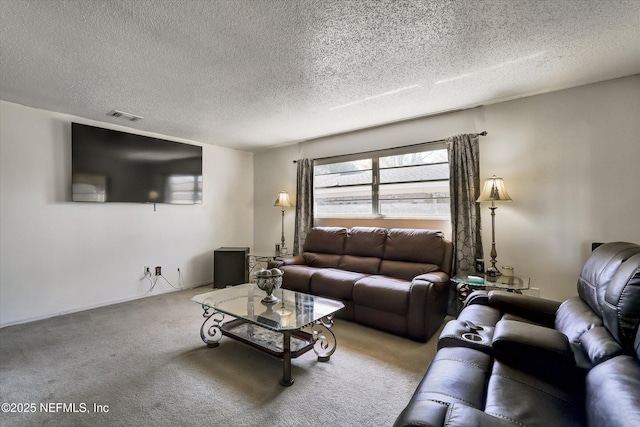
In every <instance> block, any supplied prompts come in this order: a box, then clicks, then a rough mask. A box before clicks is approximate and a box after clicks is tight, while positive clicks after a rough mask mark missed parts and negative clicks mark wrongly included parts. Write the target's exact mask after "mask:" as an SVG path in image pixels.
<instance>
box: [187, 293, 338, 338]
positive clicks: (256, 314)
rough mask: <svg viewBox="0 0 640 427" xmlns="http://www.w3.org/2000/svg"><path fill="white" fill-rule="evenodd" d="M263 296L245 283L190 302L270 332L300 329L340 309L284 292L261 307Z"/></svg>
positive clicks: (311, 297)
mask: <svg viewBox="0 0 640 427" xmlns="http://www.w3.org/2000/svg"><path fill="white" fill-rule="evenodd" d="M266 295H267V294H266V292H264V291H262V290H260V289H258V287H257V286H256V285H255V284H252V283H247V284H244V285H238V286H232V287H229V288H224V289H216V290H214V291H211V292H207V293H204V294H199V295H196V296H194V297H193V298H191V300H192V301H194V302H196V303H198V304H201V305H202V306H204V307H209V308H212V309H214V310H216V311H218V312H221V313H225V314H228V315H230V316H233V317H237V318H242V319H245V320H248V321H250V322H253V323H257V324H259V325H261V326H264V327H265V328H269V329H272V330H274V331H284V330H297V329H302V328H304V327H305V326H307V325H309V324H311V323H314V322H316V321H317V320H320V319H322V318H323V317H325V316H328V315H330V314H333V313H335V312H336V311H338V310H340V309H341V308H343V307H344V304H343V303H342V302H340V301H336V300H332V299H329V298H323V297H319V296H315V295H308V294H303V293H300V292H295V291H290V290H287V289H277V290H275V291H274V292H273V295H274V296H275V297H277V298H278V299H279V301H278V302H277V303H275V304H265V303H263V302H262V301H261V300H262V298H264V297H265V296H266Z"/></svg>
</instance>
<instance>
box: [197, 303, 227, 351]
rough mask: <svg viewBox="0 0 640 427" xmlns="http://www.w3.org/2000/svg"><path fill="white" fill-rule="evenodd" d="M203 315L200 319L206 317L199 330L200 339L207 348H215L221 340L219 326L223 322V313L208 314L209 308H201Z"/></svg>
mask: <svg viewBox="0 0 640 427" xmlns="http://www.w3.org/2000/svg"><path fill="white" fill-rule="evenodd" d="M202 309H203V310H204V313H203V314H202V317H206V319H205V321H204V322H203V323H202V327H201V328H200V338H202V341H204V342H205V344H207V347H217V346H218V344H219V343H220V339H221V338H222V331H221V330H220V325H221V324H222V321H223V320H224V313H220V312H218V311H213V313H211V312H210V310H211V308H210V307H206V306H204V305H203V306H202Z"/></svg>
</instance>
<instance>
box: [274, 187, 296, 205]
mask: <svg viewBox="0 0 640 427" xmlns="http://www.w3.org/2000/svg"><path fill="white" fill-rule="evenodd" d="M273 206H281V207H283V208H285V207H286V208H290V207H291V206H293V203H291V199H290V198H289V193H287V192H286V191H284V190H282V191H281V192H279V193H278V198H277V199H276V202H275V204H274V205H273Z"/></svg>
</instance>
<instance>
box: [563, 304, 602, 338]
mask: <svg viewBox="0 0 640 427" xmlns="http://www.w3.org/2000/svg"><path fill="white" fill-rule="evenodd" d="M603 324H604V323H602V319H601V318H600V317H598V316H597V315H596V314H595V313H594V312H593V310H591V308H590V307H589V306H588V305H587V303H585V302H584V301H582V299H580V297H573V298H569V299H568V300H566V301H564V302H563V303H562V304H560V308H558V312H557V313H556V319H555V328H556V329H557V330H559V331H560V332H562V333H563V334H565V335H566V336H567V338H569V341H571V342H573V343H579V342H580V337H581V336H582V334H584V333H585V332H587V331H588V330H589V329H592V328H595V327H596V326H602V325H603Z"/></svg>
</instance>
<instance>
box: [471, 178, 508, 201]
mask: <svg viewBox="0 0 640 427" xmlns="http://www.w3.org/2000/svg"><path fill="white" fill-rule="evenodd" d="M494 200H511V196H509V193H507V189H506V188H505V186H504V181H503V179H502V178H496V176H495V175H493V176H492V177H491V178H488V179H486V180H485V181H484V187H483V188H482V193H480V197H478V199H477V200H476V202H478V203H479V202H492V201H494Z"/></svg>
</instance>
